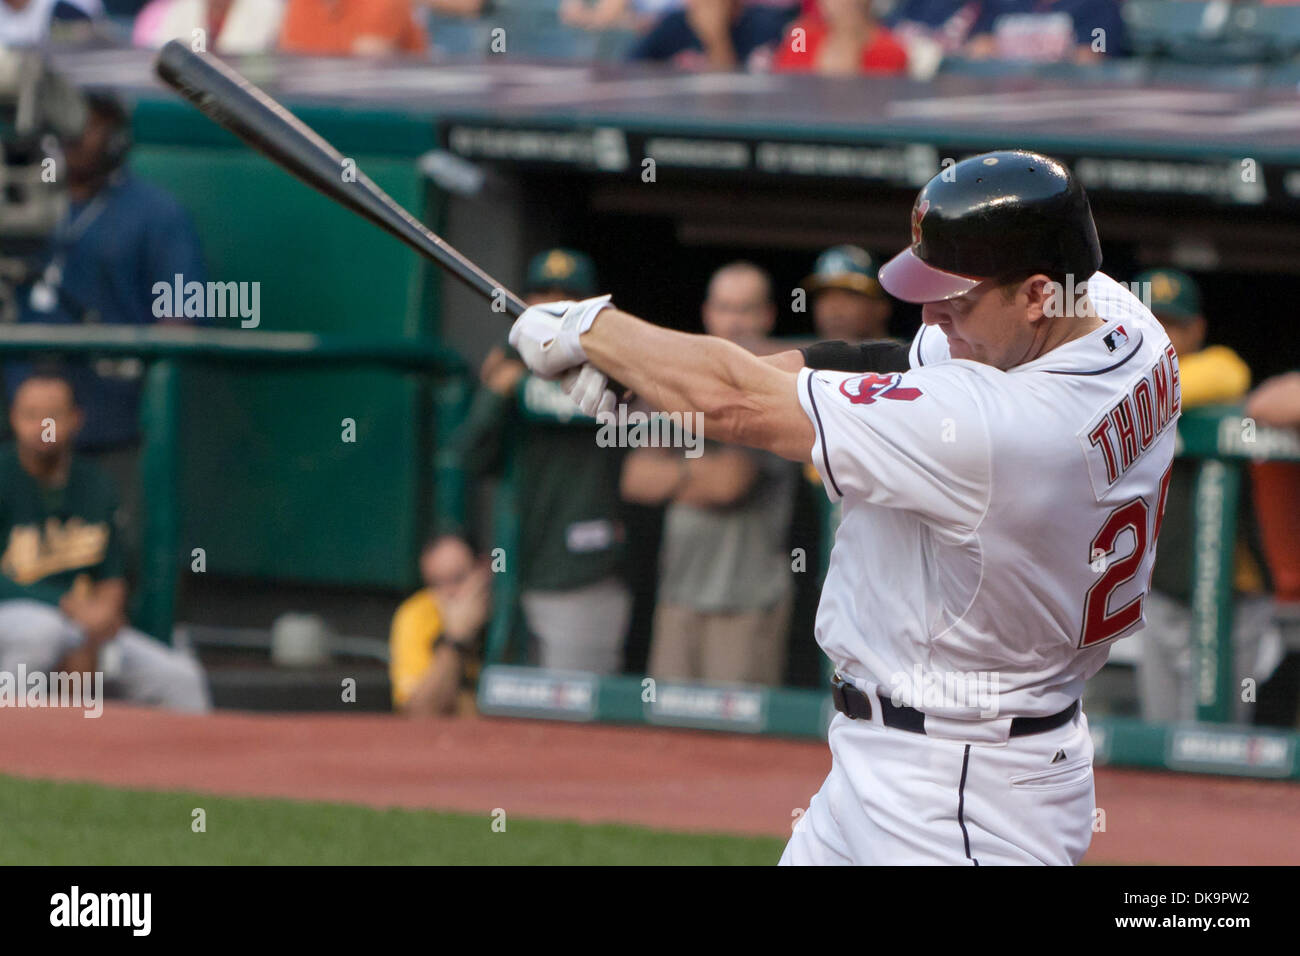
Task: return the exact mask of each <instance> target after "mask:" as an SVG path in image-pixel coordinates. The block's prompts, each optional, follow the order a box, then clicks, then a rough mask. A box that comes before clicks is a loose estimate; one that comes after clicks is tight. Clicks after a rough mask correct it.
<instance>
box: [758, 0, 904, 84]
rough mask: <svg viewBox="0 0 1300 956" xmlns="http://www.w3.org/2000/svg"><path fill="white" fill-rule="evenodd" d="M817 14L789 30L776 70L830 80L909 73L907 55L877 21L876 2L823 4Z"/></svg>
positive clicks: (821, 1) (822, 0)
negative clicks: (869, 74)
mask: <svg viewBox="0 0 1300 956" xmlns="http://www.w3.org/2000/svg"><path fill="white" fill-rule="evenodd" d="M815 9H816V11H817V13H816V14H813V15H808V14H806V15H804V16H801V17H799V19H797V20H795V21H794V23H792V24H791V25H790V27H789V29H787V30H786V33H785V37H784V38H783V39H782V40H781V43H780V45H779V46H778V47H777V49H776V57H775V59H774V60H773V62H772V69H773V70H777V71H780V72H783V73H821V74H823V75H826V76H858V75H861V74H864V73H905V72H906V71H907V50H906V49H904V47H903V45H902V44H901V43H900V42H899V41H898V40H897V39H895V38H894V35H893V34H891V33H890V32H889V31H888V30H887V29H885V27H883V26H881V25H880V23H879V22H878V21H877V20H876V18H875V16H874V15H873V14H872V12H871V0H817V2H816V6H815Z"/></svg>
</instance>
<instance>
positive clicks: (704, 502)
mask: <svg viewBox="0 0 1300 956" xmlns="http://www.w3.org/2000/svg"><path fill="white" fill-rule="evenodd" d="M702 314H703V319H704V329H705V331H706V332H708V333H709V334H711V335H719V336H722V337H724V338H727V339H730V340H732V341H733V342H737V343H740V344H742V345H746V344H749V343H752V342H753V341H755V340H756V339H758V338H760V337H762V336H766V335H768V334H770V332H771V331H772V326H773V323H774V322H775V319H776V307H775V305H774V303H773V300H772V287H771V281H770V280H769V279H768V276H767V274H766V273H765V272H763V270H762V269H759V268H758V267H757V266H755V265H752V264H750V263H747V262H734V263H731V264H730V265H726V266H723V267H722V268H721V269H719V270H718V271H717V272H716V273H714V275H713V278H712V279H711V280H710V282H709V290H708V296H707V298H706V300H705V303H704V307H703V310H702ZM796 480H797V478H796V467H795V466H794V465H793V464H792V463H790V462H786V461H783V460H781V459H779V458H777V457H776V456H775V455H771V454H768V453H766V452H758V451H752V450H750V449H747V448H739V447H731V446H725V445H720V444H717V443H716V442H710V441H707V440H706V441H705V443H704V451H703V454H702V455H701V456H700V457H698V458H687V457H685V455H684V453H683V450H682V449H671V448H638V449H636V450H635V451H633V452H632V453H631V454H630V455H629V456H628V459H627V464H626V465H625V466H624V469H623V480H622V489H623V496H624V498H626V499H627V500H628V501H633V502H637V503H639V504H646V505H664V504H666V505H667V506H668V508H667V512H666V513H665V515H664V530H663V543H662V545H661V552H660V562H659V565H660V571H659V593H658V604H657V606H656V607H655V614H654V624H653V635H652V638H651V647H650V661H649V666H648V670H649V673H650V675H651V676H653V677H655V678H661V679H667V680H707V681H733V682H742V683H751V684H769V685H775V684H779V683H780V682H781V678H782V675H783V672H784V665H785V650H786V640H787V635H788V631H789V623H790V609H791V604H792V598H793V580H792V577H791V564H790V556H789V554H788V553H787V552H786V550H785V548H786V535H787V533H788V531H789V525H790V517H791V512H792V509H793V502H794V490H795V481H796Z"/></svg>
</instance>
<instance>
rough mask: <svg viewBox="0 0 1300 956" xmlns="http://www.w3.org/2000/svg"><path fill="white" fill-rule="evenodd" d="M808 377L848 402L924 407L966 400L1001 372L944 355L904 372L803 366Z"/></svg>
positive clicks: (858, 404) (859, 405)
mask: <svg viewBox="0 0 1300 956" xmlns="http://www.w3.org/2000/svg"><path fill="white" fill-rule="evenodd" d="M805 373H806V374H807V375H808V376H809V377H810V379H812V380H814V381H816V382H817V383H819V384H820V385H821V386H822V387H823V388H824V389H826V390H833V391H834V392H835V393H838V396H839V397H840V398H841V399H843V400H844V401H845V402H847V403H848V405H850V406H857V407H863V408H865V407H870V406H875V405H877V404H878V403H880V402H882V401H887V402H888V403H889V405H887V406H885V407H892V406H895V405H897V406H899V407H901V403H917V404H916V406H915V407H917V408H925V407H928V406H930V405H932V404H933V403H934V402H936V401H938V402H941V403H942V402H945V401H951V400H953V399H958V400H961V401H966V400H968V399H969V397H970V396H971V395H972V394H973V393H975V392H977V391H978V390H980V389H981V388H982V387H983V385H984V384H985V383H988V382H991V381H994V380H995V379H996V377H997V376H999V375H1002V374H1003V373H1001V372H999V371H998V370H997V369H995V368H992V367H991V366H987V365H981V364H979V363H978V362H969V361H966V360H964V359H948V360H946V361H944V362H942V363H940V364H937V365H932V366H924V367H921V368H911V369H908V370H907V371H906V372H835V371H827V370H823V369H805Z"/></svg>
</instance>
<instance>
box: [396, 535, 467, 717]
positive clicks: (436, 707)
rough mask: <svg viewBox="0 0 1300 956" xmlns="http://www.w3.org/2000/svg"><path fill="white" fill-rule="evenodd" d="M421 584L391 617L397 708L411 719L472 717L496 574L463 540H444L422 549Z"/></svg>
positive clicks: (446, 536) (444, 538) (430, 543)
mask: <svg viewBox="0 0 1300 956" xmlns="http://www.w3.org/2000/svg"><path fill="white" fill-rule="evenodd" d="M420 577H421V578H423V579H424V587H423V588H421V589H420V590H419V591H416V592H415V593H414V594H412V595H411V596H410V597H409V598H407V599H406V600H405V601H403V602H402V604H401V606H400V607H399V608H398V609H397V613H396V614H394V615H393V626H392V632H391V634H390V636H389V642H388V643H389V656H388V672H389V676H390V678H391V680H392V685H393V708H394V709H395V710H397V711H400V712H401V713H404V714H407V715H409V716H411V717H436V716H441V715H448V714H456V713H473V711H474V684H475V682H476V681H477V680H478V671H479V656H480V652H481V649H480V646H479V644H480V638H481V635H482V631H483V624H484V623H485V622H486V621H487V619H488V612H489V609H490V598H491V590H492V585H491V579H492V572H491V571H490V570H489V568H488V565H487V562H486V561H483V560H480V559H477V558H475V556H474V552H473V551H472V550H470V547H469V545H468V544H466V543H465V541H464V540H462V539H461V538H459V537H456V536H455V535H443V536H441V537H437V538H434V539H433V540H432V541H430V542H429V543H428V544H427V545H425V547H424V552H423V553H422V554H421V555H420Z"/></svg>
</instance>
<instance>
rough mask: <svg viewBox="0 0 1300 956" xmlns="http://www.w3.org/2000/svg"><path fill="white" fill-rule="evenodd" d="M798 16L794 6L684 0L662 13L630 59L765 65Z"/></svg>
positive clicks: (704, 65) (702, 65)
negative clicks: (673, 9)
mask: <svg viewBox="0 0 1300 956" xmlns="http://www.w3.org/2000/svg"><path fill="white" fill-rule="evenodd" d="M797 12H798V6H792V7H774V6H768V5H764V4H760V3H747V2H745V0H685V6H684V8H683V9H681V10H675V11H673V12H671V13H666V14H664V15H663V16H662V17H661V18H660V19H659V21H658V22H657V23H656V24H655V25H654V26H653V27H651V29H650V32H649V33H647V34H646V35H645V36H644V37H642V38H641V40H640V41H639V42H638V43H637V44H636V46H634V47H633V48H632V51H631V53H630V54H629V56H630V58H631V59H633V60H655V61H661V62H662V61H671V62H672V63H673V64H674V65H676V66H679V67H682V68H685V69H712V70H736V69H754V68H759V67H765V66H767V65H768V64H769V62H770V59H771V55H772V50H773V48H774V47H775V46H776V44H777V42H778V41H779V40H780V39H781V31H782V30H783V29H784V28H785V25H786V24H787V23H789V22H790V20H792V19H793V18H794V16H795V15H796V14H797Z"/></svg>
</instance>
